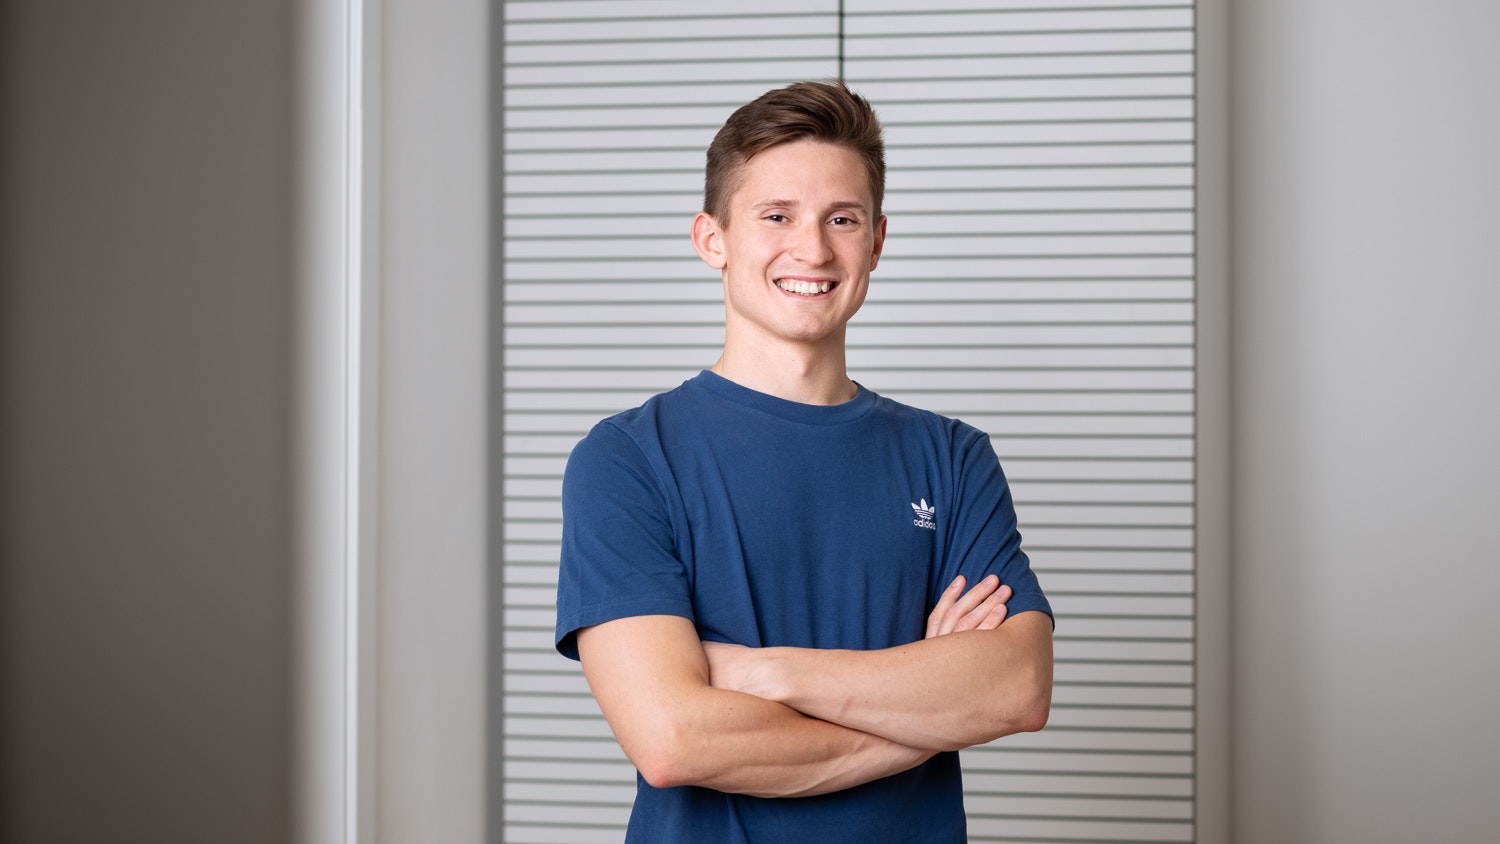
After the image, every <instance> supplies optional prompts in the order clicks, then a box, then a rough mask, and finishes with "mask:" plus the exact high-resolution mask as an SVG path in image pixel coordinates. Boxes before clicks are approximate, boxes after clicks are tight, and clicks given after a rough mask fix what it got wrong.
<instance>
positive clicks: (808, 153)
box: [693, 140, 885, 344]
mask: <svg viewBox="0 0 1500 844" xmlns="http://www.w3.org/2000/svg"><path fill="white" fill-rule="evenodd" d="M740 175H741V179H742V180H741V184H740V186H739V188H738V190H736V191H735V193H734V195H733V196H732V197H730V200H729V202H728V209H729V210H728V212H727V218H726V219H723V220H718V219H715V218H713V217H711V216H709V215H707V214H699V215H698V217H697V219H695V220H694V221H693V245H694V246H695V247H696V248H697V250H698V254H699V255H700V256H702V257H703V260H704V261H707V262H708V264H709V266H712V267H713V268H715V269H718V270H722V271H723V273H724V301H725V305H726V310H727V316H726V320H727V331H728V336H729V338H730V339H731V340H733V341H736V342H739V341H750V342H795V343H803V344H818V343H822V342H825V341H832V342H839V343H841V342H842V340H843V336H844V326H845V324H847V323H848V322H849V319H850V317H852V316H854V313H855V312H856V311H858V310H859V306H860V305H861V304H862V303H863V302H864V300H865V293H866V291H867V290H868V289H869V285H870V271H871V270H873V269H875V264H876V262H877V261H878V260H879V259H880V250H881V247H882V246H883V245H884V243H885V218H884V217H876V216H875V200H874V195H873V194H872V193H871V191H870V182H869V177H868V175H867V174H866V172H865V168H864V167H863V166H862V164H861V162H860V159H859V156H858V155H857V154H855V153H854V152H853V151H852V150H850V149H848V148H847V147H842V146H835V145H833V144H827V143H821V142H818V141H806V140H804V141H793V142H791V143H786V144H781V145H779V146H774V147H771V148H770V149H767V150H764V151H763V152H761V153H760V154H759V155H756V156H755V157H754V158H752V159H750V161H749V162H747V163H746V164H745V166H744V169H743V171H742V172H741V174H740Z"/></svg>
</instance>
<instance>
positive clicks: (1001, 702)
mask: <svg viewBox="0 0 1500 844" xmlns="http://www.w3.org/2000/svg"><path fill="white" fill-rule="evenodd" d="M750 656H751V658H752V659H753V661H754V668H753V669H752V670H751V671H748V672H746V673H744V674H743V675H742V676H741V677H739V678H738V679H735V680H733V681H730V682H732V684H733V687H735V688H739V689H740V690H742V691H746V692H748V693H751V694H755V695H759V696H762V697H765V698H767V699H769V700H773V701H776V702H780V703H784V704H786V705H787V706H790V707H792V708H794V709H796V710H797V711H799V712H802V713H805V714H807V715H810V716H812V717H814V718H819V719H822V720H825V721H831V722H833V723H836V724H840V725H842V726H845V727H849V728H851V729H855V730H860V731H863V732H868V733H872V734H875V735H878V736H882V737H884V738H886V739H889V740H891V741H894V742H897V743H899V744H903V745H908V746H911V747H918V748H926V749H929V750H934V751H936V750H956V749H960V748H964V747H970V746H972V745H975V744H982V743H984V742H987V741H991V740H993V739H996V738H999V737H1001V736H1004V735H1010V734H1012V733H1017V732H1026V731H1031V730H1037V729H1040V728H1041V727H1042V726H1043V725H1044V724H1045V723H1046V718H1047V713H1048V709H1049V707H1050V701H1051V696H1052V643H1051V620H1050V619H1049V618H1048V617H1047V616H1046V615H1045V614H1043V613H1035V612H1032V613H1022V614H1020V615H1017V616H1015V617H1013V618H1009V619H1006V621H1005V622H1004V623H1003V624H1001V625H1000V626H999V627H998V628H996V629H993V630H972V631H967V632H962V633H954V634H951V635H947V636H938V637H935V638H930V639H924V640H922V641H919V642H913V643H911V644H909V645H902V646H900V647H896V648H889V649H885V650H876V651H847V650H816V649H804V648H764V649H755V650H753V651H752V652H751V654H750ZM715 682H716V683H719V682H720V680H719V679H718V678H717V676H716V679H715Z"/></svg>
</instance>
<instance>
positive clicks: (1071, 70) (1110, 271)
mask: <svg viewBox="0 0 1500 844" xmlns="http://www.w3.org/2000/svg"><path fill="white" fill-rule="evenodd" d="M747 8H753V11H746V9H747ZM501 9H502V10H503V33H504V37H503V44H502V49H503V51H504V52H503V57H502V61H501V79H499V80H497V83H498V84H499V85H501V86H502V99H503V103H504V108H503V126H504V131H503V136H502V139H501V143H502V148H501V150H500V156H501V157H500V160H499V164H500V166H501V167H502V168H503V173H504V176H503V182H504V189H503V195H502V197H501V198H500V202H501V211H502V215H503V216H502V222H501V228H502V231H503V241H502V244H501V247H502V249H503V261H502V264H501V275H502V278H501V279H499V288H498V290H497V293H498V295H499V296H501V297H502V299H503V320H502V325H501V326H500V330H501V331H502V332H503V335H502V338H501V343H500V351H501V360H499V361H497V362H496V363H497V364H498V365H500V366H502V367H503V388H502V393H503V395H502V397H501V399H502V407H503V413H502V418H501V420H500V424H501V432H500V434H499V440H498V441H499V443H500V445H501V448H502V450H503V473H504V477H503V479H502V488H503V501H502V507H501V511H502V513H503V517H502V524H501V529H502V530H503V548H502V553H501V556H502V557H503V559H502V560H500V561H498V569H497V573H498V574H499V575H500V577H501V578H502V580H503V609H502V611H503V620H502V628H503V629H502V633H503V635H502V641H501V642H498V643H493V646H496V647H500V648H502V649H503V652H502V660H501V661H502V663H503V671H502V674H503V676H502V677H501V678H500V680H499V683H498V684H496V685H498V686H499V688H500V689H501V693H500V695H499V696H498V697H499V699H498V700H497V701H496V704H497V705H499V706H501V707H503V715H502V719H501V723H502V730H501V736H500V741H499V744H498V753H497V756H498V760H497V761H498V765H499V769H498V770H497V771H496V772H495V773H496V774H497V775H499V776H501V777H502V778H503V786H502V790H503V794H504V806H503V812H504V820H503V834H504V840H506V841H508V842H592V841H618V840H620V838H621V836H622V834H623V829H624V824H625V822H626V819H627V818H628V814H629V807H630V803H631V800H632V797H633V794H634V769H633V768H632V767H631V766H630V764H629V762H628V761H627V760H626V759H625V758H624V756H623V755H622V754H621V753H620V751H619V749H618V747H617V746H616V745H615V743H614V741H613V739H612V738H611V736H610V733H609V729H608V727H607V725H606V724H605V723H604V721H603V719H602V717H601V716H600V715H599V713H598V709H597V706H596V705H595V704H594V702H593V699H592V697H591V696H590V695H589V693H588V689H587V686H586V684H585V683H584V681H583V678H582V675H581V673H580V672H579V671H578V670H577V667H576V665H574V664H572V663H570V662H568V661H566V660H563V659H562V658H561V657H558V656H557V655H556V654H555V653H554V651H553V650H552V624H553V611H554V610H553V599H554V589H555V584H556V571H557V554H558V541H559V536H560V524H561V522H560V505H559V502H558V495H559V490H560V484H561V476H562V469H563V466H564V464H565V461H566V458H567V454H568V452H569V451H570V450H571V448H572V446H573V444H574V443H576V442H577V440H578V439H579V438H581V437H582V436H583V435H584V433H586V432H587V430H588V429H589V427H591V426H592V425H593V423H594V422H596V421H598V420H599V419H600V418H602V417H604V416H606V415H609V414H611V413H614V412H617V411H619V410H623V409H625V408H628V407H631V406H634V405H636V404H639V403H640V402H642V401H644V400H645V399H646V398H647V397H649V396H650V395H652V394H654V393H656V392H660V391H662V390H665V389H670V388H671V387H673V386H676V385H677V384H679V383H681V382H682V381H683V380H685V379H687V378H689V377H691V376H692V375H693V374H695V373H696V372H697V371H698V370H700V369H702V368H703V367H705V366H708V365H709V364H711V363H712V362H713V360H714V359H715V358H716V357H717V353H718V350H719V347H720V344H721V343H722V340H723V333H722V320H723V309H722V303H721V288H720V285H719V282H718V279H717V277H716V275H715V274H713V273H712V271H711V270H709V269H708V268H707V267H706V266H705V265H704V264H702V262H701V261H699V259H698V258H697V257H696V255H694V254H693V252H692V250H691V246H690V244H689V242H688V239H687V228H688V224H689V222H690V220H691V218H692V215H693V214H694V213H695V212H696V211H697V209H698V206H699V203H700V201H701V189H702V166H703V151H704V149H705V148H706V147H707V145H708V142H709V141H710V139H711V138H712V136H713V133H714V132H715V131H716V130H717V129H718V127H719V125H721V124H722V122H723V120H724V119H725V118H726V117H727V116H728V115H729V113H730V112H731V111H732V110H733V109H734V108H736V107H738V106H739V105H740V104H742V103H744V102H746V101H748V100H750V99H751V98H753V97H755V96H757V95H759V94H760V93H762V92H764V91H765V90H767V89H769V88H772V87H776V86H779V85H783V84H786V83H788V82H791V81H795V80H798V79H806V78H822V77H830V76H837V75H842V76H843V77H844V78H845V79H846V80H847V81H848V82H849V84H850V85H851V86H852V87H854V88H855V89H856V90H858V91H860V92H861V93H863V94H864V95H866V96H867V97H868V98H869V99H870V100H871V101H872V103H874V105H875V106H876V108H877V110H878V111H879V113H880V115H881V118H882V120H883V122H884V123H885V126H886V138H887V144H888V158H889V163H890V178H889V185H888V192H887V198H886V209H885V210H886V212H887V214H888V215H889V217H890V224H889V230H890V237H889V240H888V241H887V247H886V253H885V256H884V257H883V258H882V261H881V265H880V268H879V270H878V271H877V272H876V273H875V275H874V276H873V278H872V284H871V291H870V296H869V299H868V301H867V303H866V305H865V307H864V309H863V310H862V311H861V313H860V314H859V315H858V316H857V317H856V318H855V321H854V323H853V324H852V325H851V328H850V333H849V362H850V368H851V374H852V375H853V377H855V378H856V379H857V380H859V381H860V382H861V383H863V384H865V385H866V386H868V387H870V388H871V389H874V390H876V391H877V392H880V393H883V394H885V395H889V396H891V397H892V398H895V399H897V400H900V401H905V402H908V403H910V404H914V405H917V406H920V407H925V408H929V409H932V410H935V411H938V412H940V413H945V414H948V415H953V416H957V417H960V418H962V419H964V420H966V421H968V422H970V423H972V424H974V425H976V426H978V427H980V428H982V429H984V430H986V431H988V432H990V434H991V436H992V439H993V441H994V444H995V448H996V450H997V452H998V453H999V455H1000V458H1001V461H1002V463H1003V464H1004V467H1005V469H1006V473H1007V475H1008V477H1009V478H1010V480H1011V483H1012V485H1013V489H1014V494H1015V499H1016V505H1017V510H1018V513H1019V516H1020V521H1021V526H1022V533H1023V536H1024V540H1025V547H1026V549H1027V551H1028V553H1030V554H1031V557H1032V561H1033V565H1034V566H1035V568H1036V569H1037V571H1038V573H1039V576H1040V577H1041V580H1042V583H1043V586H1044V587H1045V588H1046V589H1047V591H1048V594H1049V596H1050V597H1051V599H1052V601H1053V605H1054V608H1055V609H1056V611H1057V624H1058V627H1057V637H1056V654H1057V668H1056V688H1055V692H1054V703H1053V714H1052V718H1051V722H1050V724H1049V726H1048V727H1047V729H1046V730H1044V731H1043V732H1041V733H1037V734H1026V735H1019V736H1012V737H1008V738H1005V739H1002V740H1000V741H998V742H995V743H994V744H992V745H990V746H986V747H980V748H971V749H970V750H967V751H965V752H964V753H963V755H962V758H963V761H964V769H965V786H966V797H965V803H966V806H967V808H968V811H969V828H970V837H971V840H974V841H1048V842H1092V841H1137V842H1143V841H1174V842H1175V841H1191V840H1193V838H1194V830H1193V819H1194V803H1193V795H1194V770H1193V751H1194V681H1195V677H1194V660H1195V648H1194V629H1195V622H1196V619H1195V615H1194V595H1195V593H1194V583H1195V580H1194V569H1195V559H1194V453H1195V452H1194V400H1195V393H1194V373H1195V369H1194V361H1195V354H1194V342H1195V337H1194V319H1195V312H1194V232H1193V217H1194V161H1193V143H1194V100H1193V98H1194V53H1193V44H1194V35H1193V26H1194V10H1193V6H1192V3H1191V2H1182V3H1155V4H1150V5H1145V4H1138V3H1123V2H1108V0H1096V1H1095V2H1089V3H1087V4H1083V3H1077V4H1069V3H1060V2H1053V3H1043V2H1037V1H1036V0H1033V2H1019V0H1011V1H1010V2H1005V1H1004V0H1000V1H999V2H996V0H986V2H980V1H979V0H969V2H962V1H961V0H946V1H945V2H930V3H921V4H917V3H912V2H894V1H893V0H845V2H843V3H837V2H786V0H780V2H767V3H759V4H756V5H755V6H753V7H746V6H744V5H743V4H739V3H731V2H709V3H705V2H701V1H700V2H681V0H652V1H651V2H618V0H548V2H534V1H533V2H526V1H525V0H511V2H505V3H503V4H502V5H501Z"/></svg>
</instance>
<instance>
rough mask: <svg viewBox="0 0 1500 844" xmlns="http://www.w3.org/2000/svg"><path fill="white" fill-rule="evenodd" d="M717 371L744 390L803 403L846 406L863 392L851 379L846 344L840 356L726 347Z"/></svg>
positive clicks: (815, 351) (796, 349) (804, 350)
mask: <svg viewBox="0 0 1500 844" xmlns="http://www.w3.org/2000/svg"><path fill="white" fill-rule="evenodd" d="M713 371H714V373H716V374H718V375H720V376H723V377H724V378H727V379H729V380H730V381H733V382H735V383H736V384H739V385H740V386H742V387H749V388H750V389H752V390H755V391H756V392H760V393H765V394H767V395H771V396H775V397H777V398H779V399H786V400H787V401H794V402H800V403H802V404H820V405H834V404H843V403H844V402H846V401H849V400H850V399H853V398H854V396H855V395H856V394H857V393H858V392H859V388H858V387H856V386H855V385H854V382H853V381H851V380H849V372H848V369H847V367H846V366H845V363H844V349H843V345H842V344H839V346H838V348H837V350H836V353H833V352H830V351H828V350H818V349H808V348H802V347H790V348H780V349H775V350H771V351H769V352H768V351H760V352H750V351H744V350H739V349H735V348H733V347H732V346H729V345H726V346H725V347H724V353H723V354H722V355H721V356H720V357H719V360H718V361H717V362H716V363H715V364H714V365H713Z"/></svg>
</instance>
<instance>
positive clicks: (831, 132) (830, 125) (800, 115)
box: [703, 79, 885, 222]
mask: <svg viewBox="0 0 1500 844" xmlns="http://www.w3.org/2000/svg"><path fill="white" fill-rule="evenodd" d="M801 140H813V141H822V142H825V143H830V144H837V145H839V146H842V147H847V148H848V149H850V150H853V151H854V153H855V154H857V155H858V156H859V157H860V160H861V162H863V164H864V166H865V172H866V173H867V174H868V175H869V177H870V193H871V195H872V196H873V197H874V198H875V208H874V209H873V210H874V212H875V214H876V215H877V216H878V215H879V214H880V206H881V202H882V201H883V200H884V198H885V141H884V140H882V139H881V129H880V120H879V118H877V117H876V116H875V110H874V109H873V108H871V107H870V103H869V102H868V101H867V100H866V99H865V98H864V97H861V96H860V95H859V94H856V93H854V92H853V91H851V90H849V88H848V86H846V85H845V84H844V83H843V82H842V81H840V80H832V79H830V80H827V81H816V82H794V83H792V84H791V85H788V86H786V87H785V88H777V89H774V90H771V91H767V92H766V93H764V94H761V95H760V96H759V97H757V98H755V99H754V100H752V101H751V102H749V103H746V104H745V105H743V106H740V107H739V109H738V110H736V111H735V113H734V114H732V115H730V116H729V119H728V120H727V121H725V122H724V127H723V128H722V129H720V130H719V134H717V135H715V136H714V141H713V143H712V144H709V146H708V166H707V167H706V168H705V170H704V174H703V210H704V211H706V212H707V213H708V214H710V215H712V216H713V217H714V218H715V219H717V220H720V221H721V222H727V220H726V217H725V215H726V214H727V213H728V207H727V206H728V204H729V198H730V197H731V196H733V195H734V192H735V190H737V189H738V188H739V186H740V183H741V181H742V179H741V173H742V171H743V169H744V167H745V164H746V163H747V162H748V161H749V160H750V159H751V158H754V157H755V156H756V155H757V154H759V153H761V152H764V151H766V150H768V149H770V148H771V147H774V146H777V145H779V144H785V143H790V142H792V141H801Z"/></svg>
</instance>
